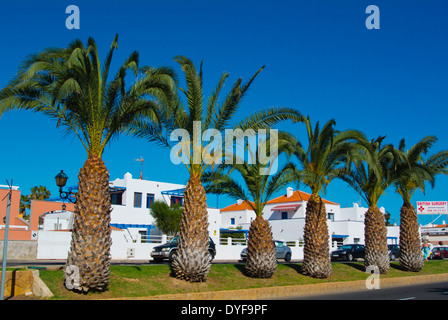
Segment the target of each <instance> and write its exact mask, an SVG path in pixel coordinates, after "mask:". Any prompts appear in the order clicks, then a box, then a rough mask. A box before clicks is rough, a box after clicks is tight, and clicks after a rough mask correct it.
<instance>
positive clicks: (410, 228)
mask: <svg viewBox="0 0 448 320" xmlns="http://www.w3.org/2000/svg"><path fill="white" fill-rule="evenodd" d="M399 261H400V266H402V267H403V268H404V269H405V270H406V271H413V272H419V271H420V270H422V268H423V257H422V252H421V242H420V234H419V229H418V219H417V213H416V212H415V209H414V206H412V205H411V204H406V203H404V204H403V206H402V207H401V210H400V258H399Z"/></svg>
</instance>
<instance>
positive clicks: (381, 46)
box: [0, 0, 448, 223]
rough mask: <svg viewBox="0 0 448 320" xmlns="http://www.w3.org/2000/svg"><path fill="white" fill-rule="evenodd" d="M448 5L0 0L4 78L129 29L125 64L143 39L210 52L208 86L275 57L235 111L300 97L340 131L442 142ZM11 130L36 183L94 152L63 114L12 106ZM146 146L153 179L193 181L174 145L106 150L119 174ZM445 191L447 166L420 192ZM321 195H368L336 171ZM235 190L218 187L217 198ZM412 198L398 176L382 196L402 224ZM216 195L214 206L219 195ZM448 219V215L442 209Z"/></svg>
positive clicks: (4, 135)
mask: <svg viewBox="0 0 448 320" xmlns="http://www.w3.org/2000/svg"><path fill="white" fill-rule="evenodd" d="M71 4H74V5H77V6H78V7H79V9H80V12H81V15H80V19H81V25H80V27H81V28H80V30H68V29H66V27H65V20H66V18H67V17H68V14H66V13H65V8H66V7H67V6H68V5H71ZM371 4H374V5H377V6H378V7H379V9H380V18H381V20H380V29H379V30H368V29H367V28H366V27H365V20H366V18H367V17H368V14H366V13H365V10H366V7H367V6H368V5H371ZM447 15H448V2H447V1H445V0H434V1H431V2H430V3H428V2H426V1H422V0H419V1H380V0H373V1H363V0H348V1H331V0H328V1H324V0H316V1H298V0H295V1H291V0H289V1H286V0H280V1H272V0H270V1H266V0H257V1H249V0H243V1H234V0H230V1H229V0H227V1H216V0H214V1H206V0H203V1H197V0H193V1H179V0H170V1H153V0H146V1H135V0H128V1H113V0H112V1H110V0H109V1H76V0H71V1H55V0H52V1H50V0H43V1H8V2H6V1H2V2H1V3H0V35H1V41H2V50H0V61H1V62H0V86H4V85H6V83H7V82H8V81H9V79H11V77H13V76H14V74H15V72H16V70H17V66H18V65H19V63H20V61H22V59H23V58H24V57H26V56H27V55H28V54H31V53H36V52H38V51H40V50H42V49H44V48H46V47H50V46H65V45H67V44H68V43H69V42H70V41H72V40H73V39H75V38H80V39H81V40H83V41H84V42H85V41H86V40H87V38H88V37H89V36H92V37H94V38H95V40H96V41H97V45H98V47H99V48H100V50H101V52H102V53H103V56H104V54H105V53H106V52H107V50H108V48H109V46H110V43H111V41H112V40H113V37H114V35H115V33H119V50H118V52H117V53H116V55H115V56H114V62H115V65H114V66H115V67H117V66H118V65H119V64H121V63H122V61H123V60H124V59H125V58H126V57H127V55H128V54H129V53H131V52H132V51H133V50H137V51H138V52H139V53H140V57H141V63H142V64H149V65H153V66H160V65H171V66H173V67H175V68H176V70H177V71H178V72H179V73H180V70H179V67H178V66H177V65H176V64H175V63H174V62H173V57H174V56H176V55H185V56H187V57H190V58H191V59H193V60H194V61H195V62H196V63H200V61H201V60H202V59H203V60H204V86H205V90H204V91H205V93H206V94H208V93H209V92H210V90H211V89H212V88H213V87H214V86H215V85H216V83H217V81H218V79H219V77H220V75H221V73H222V72H223V71H227V72H229V73H230V80H229V82H228V85H227V87H226V88H227V89H228V88H229V87H230V85H231V83H233V81H235V80H236V79H237V78H238V77H243V78H244V79H248V78H249V77H250V76H251V75H252V74H253V73H254V72H255V71H256V70H258V68H260V67H261V66H262V65H266V69H265V70H264V71H263V72H262V73H261V74H260V75H259V77H258V78H257V80H256V81H255V83H254V84H253V86H252V88H251V89H250V91H249V93H248V95H247V96H246V98H245V100H244V101H243V103H242V105H241V109H240V111H239V113H238V115H237V117H241V116H244V115H247V114H249V113H251V112H253V111H255V110H262V109H264V108H266V107H269V106H287V107H294V108H297V109H298V110H300V111H301V112H302V113H303V114H305V115H310V117H311V119H312V120H313V121H320V122H321V123H324V122H326V121H328V120H329V119H331V118H335V119H336V123H337V124H336V128H337V129H339V130H344V129H350V128H352V129H359V130H362V131H363V132H364V133H365V134H366V135H367V136H368V137H369V138H372V139H373V138H376V137H377V136H379V135H387V139H386V141H387V142H389V143H394V144H396V145H397V144H398V142H399V140H400V139H401V138H405V139H406V141H407V145H409V146H410V145H412V144H414V143H416V142H417V141H418V140H420V139H421V138H423V137H424V136H427V135H436V136H437V137H438V138H439V141H438V142H437V143H436V145H435V147H434V148H433V150H432V151H434V152H436V151H440V150H442V149H446V148H448V131H447V125H446V123H447V122H446V119H447V115H448V110H447V107H448V97H447V92H448V58H447V57H448V42H447V40H448V19H447ZM114 70H116V69H114ZM284 127H285V126H284ZM287 128H288V129H289V130H290V131H291V132H292V133H295V134H296V135H297V137H298V138H299V139H301V140H303V141H304V140H305V131H304V127H303V125H301V124H297V125H294V126H293V125H291V124H290V123H288V124H287ZM0 137H1V156H0V184H5V183H6V182H5V180H6V179H8V180H10V179H14V185H18V186H19V187H20V189H21V190H22V192H23V193H25V194H27V193H29V190H30V188H31V187H32V186H34V185H45V186H47V187H48V188H49V189H50V191H51V192H52V194H53V195H57V192H58V190H57V187H56V185H55V182H54V176H55V175H56V174H57V173H58V172H59V170H61V169H64V171H65V172H66V173H67V174H68V175H69V177H70V178H69V181H68V185H73V184H76V182H77V174H78V171H79V169H80V168H81V167H82V165H83V163H84V161H85V159H86V154H85V151H84V149H83V148H82V146H81V144H80V143H79V142H78V141H77V140H76V138H74V137H70V138H68V139H67V137H65V136H64V134H63V132H62V131H61V130H60V129H57V128H56V123H55V122H54V121H52V120H49V119H47V118H45V117H44V116H42V115H39V114H35V113H32V112H18V111H14V112H10V113H7V114H5V115H3V117H2V118H0ZM140 156H143V157H144V159H145V177H146V178H147V179H150V180H156V181H167V182H173V183H186V181H187V179H188V174H187V172H186V170H185V168H184V166H183V165H178V166H175V165H173V164H172V163H171V162H170V158H169V152H168V151H167V150H164V149H161V148H159V147H156V146H154V145H151V144H149V143H147V142H146V141H142V140H137V139H135V138H131V137H126V136H120V137H119V138H118V139H116V140H114V141H112V143H111V144H110V146H109V147H108V148H107V150H106V152H105V154H104V160H105V162H106V165H107V167H108V168H109V170H110V175H111V179H115V178H122V177H123V175H124V174H125V173H126V172H131V173H132V174H133V176H134V177H138V175H139V170H140V169H141V164H140V163H139V162H137V161H136V159H137V158H138V157H140ZM303 190H304V191H309V190H307V189H306V188H303ZM446 190H448V177H446V176H440V177H438V178H437V181H436V188H435V189H434V190H431V189H430V188H428V190H427V193H426V195H425V196H424V195H422V194H421V193H420V192H418V193H417V194H416V195H415V197H414V198H413V200H414V204H415V202H416V201H417V200H448V195H447V191H446ZM324 197H325V198H327V199H329V200H332V201H335V202H338V203H340V204H341V205H342V206H351V205H352V203H353V202H357V201H359V200H360V197H359V196H358V195H357V194H356V193H354V192H353V191H352V190H351V189H349V188H347V186H346V184H344V183H342V182H337V181H336V182H334V183H333V184H332V185H330V187H329V189H328V191H327V194H326V195H324ZM232 202H233V200H230V199H228V198H226V197H221V198H220V202H219V205H220V207H223V206H225V205H228V204H230V203H232ZM362 204H363V205H365V204H364V203H362ZM401 204H402V201H401V199H400V197H399V196H397V195H396V194H395V193H394V190H393V189H392V188H390V189H388V190H387V193H386V195H385V196H383V197H382V198H381V199H380V202H379V205H380V206H384V207H385V208H386V210H387V211H389V212H390V213H391V214H392V222H396V223H398V222H399V210H400V207H401ZM209 205H210V206H215V205H216V197H215V196H210V197H209ZM430 219H431V216H429V217H426V218H420V219H419V221H420V222H421V223H426V222H429V220H430ZM442 219H445V220H446V216H444V217H443V218H441V219H439V220H438V222H441V220H442Z"/></svg>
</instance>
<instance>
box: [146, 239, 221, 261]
mask: <svg viewBox="0 0 448 320" xmlns="http://www.w3.org/2000/svg"><path fill="white" fill-rule="evenodd" d="M178 240H179V237H178V236H177V237H174V238H173V239H171V240H170V241H169V242H167V243H165V244H162V245H160V246H157V247H154V248H153V249H152V252H151V257H152V258H153V259H154V261H157V262H160V261H163V260H164V259H168V260H169V261H170V262H172V261H173V259H174V256H175V255H176V254H177V241H178ZM208 252H209V257H210V261H212V260H213V258H215V255H216V246H215V243H214V242H213V240H212V238H209V247H208Z"/></svg>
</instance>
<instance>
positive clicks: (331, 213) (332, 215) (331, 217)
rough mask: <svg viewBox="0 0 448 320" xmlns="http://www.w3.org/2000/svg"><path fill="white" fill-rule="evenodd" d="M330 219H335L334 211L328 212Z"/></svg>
mask: <svg viewBox="0 0 448 320" xmlns="http://www.w3.org/2000/svg"><path fill="white" fill-rule="evenodd" d="M328 220H330V221H334V213H333V212H329V213H328Z"/></svg>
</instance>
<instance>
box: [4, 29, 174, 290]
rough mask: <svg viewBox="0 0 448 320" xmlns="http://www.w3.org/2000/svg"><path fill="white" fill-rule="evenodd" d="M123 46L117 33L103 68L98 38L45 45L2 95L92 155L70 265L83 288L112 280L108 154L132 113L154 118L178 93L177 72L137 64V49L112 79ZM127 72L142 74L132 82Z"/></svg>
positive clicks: (7, 106)
mask: <svg viewBox="0 0 448 320" xmlns="http://www.w3.org/2000/svg"><path fill="white" fill-rule="evenodd" d="M117 48H118V35H117V36H115V38H114V40H113V42H112V45H111V47H110V50H109V52H108V54H107V56H106V59H105V61H104V64H103V65H101V63H100V60H99V56H98V49H97V46H96V43H95V41H94V39H92V38H89V39H88V41H87V46H84V45H83V43H82V42H81V41H80V40H75V41H73V42H71V43H70V44H69V45H68V46H67V47H66V48H49V49H45V50H44V51H42V52H40V53H38V54H34V55H31V56H30V57H29V58H28V59H26V60H25V61H24V62H23V63H22V65H21V67H20V68H19V71H18V74H17V76H16V77H15V78H14V79H13V80H12V81H11V82H10V83H9V85H8V86H7V87H6V88H5V89H3V90H2V91H1V92H0V113H1V112H4V111H8V110H11V109H28V110H32V111H36V112H42V113H44V114H45V115H47V116H49V117H51V118H53V119H55V120H57V126H62V127H64V128H65V131H66V132H67V133H71V134H74V135H75V136H76V137H78V138H79V140H80V141H81V143H82V145H83V146H84V148H85V150H86V153H87V160H86V162H85V163H84V166H83V167H82V168H81V170H80V171H79V175H78V179H79V188H78V190H79V191H78V194H77V202H76V206H75V220H74V225H73V232H72V241H71V246H70V251H69V253H68V258H67V262H66V271H67V272H68V270H76V269H77V270H78V271H79V279H75V281H74V283H73V289H74V290H77V291H84V292H86V291H88V290H90V289H92V290H99V291H102V290H105V289H106V288H107V285H108V283H109V273H110V246H111V231H110V226H109V223H110V212H111V204H110V194H109V173H108V170H107V168H106V166H105V164H104V162H103V160H102V154H103V151H104V149H105V147H106V145H108V143H109V142H110V141H111V139H112V138H114V137H116V136H117V135H118V134H119V133H120V132H123V131H124V129H125V128H126V125H127V124H129V122H130V121H132V120H133V119H134V118H136V117H141V116H145V117H150V118H151V119H154V121H155V120H156V114H157V112H156V110H158V109H159V106H158V105H159V104H160V103H161V102H166V100H168V99H169V98H170V97H172V94H171V92H174V80H173V77H172V76H173V75H174V74H173V72H172V70H171V69H170V68H166V67H162V68H157V69H154V68H150V67H143V68H141V69H139V54H138V53H137V52H136V51H134V52H132V53H131V54H130V55H129V57H128V58H127V59H126V60H125V62H124V63H123V65H122V66H121V67H120V68H119V70H118V72H117V73H116V75H115V77H114V79H113V80H112V81H108V74H109V67H110V65H111V61H112V56H113V52H114V50H115V49H117ZM129 70H131V71H132V72H133V74H134V76H138V77H137V79H135V80H134V81H133V83H132V84H130V85H127V83H126V80H127V78H128V77H127V74H128V71H129ZM69 266H70V268H67V267H69ZM76 280H79V281H76ZM66 284H67V282H66Z"/></svg>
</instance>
